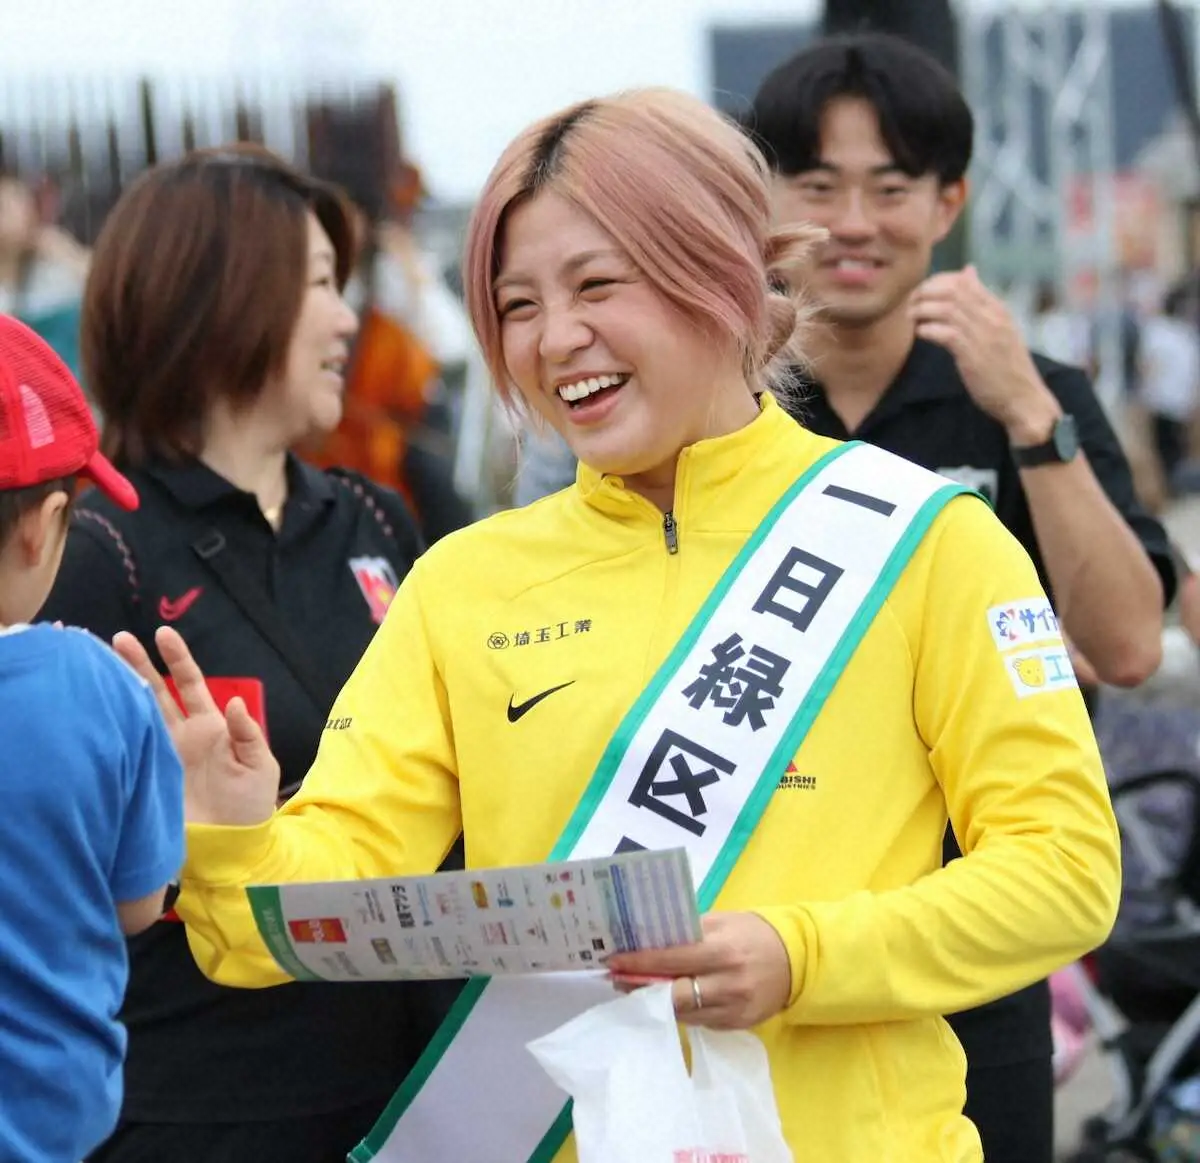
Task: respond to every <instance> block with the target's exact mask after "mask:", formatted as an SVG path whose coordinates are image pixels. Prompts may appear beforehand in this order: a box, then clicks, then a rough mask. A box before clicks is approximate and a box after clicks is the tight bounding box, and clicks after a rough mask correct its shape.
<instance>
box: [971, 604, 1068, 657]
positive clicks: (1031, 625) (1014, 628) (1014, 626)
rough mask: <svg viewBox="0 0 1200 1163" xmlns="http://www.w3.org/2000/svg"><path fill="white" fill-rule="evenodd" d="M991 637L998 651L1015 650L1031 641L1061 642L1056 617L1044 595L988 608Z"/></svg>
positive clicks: (1060, 633) (1029, 643)
mask: <svg viewBox="0 0 1200 1163" xmlns="http://www.w3.org/2000/svg"><path fill="white" fill-rule="evenodd" d="M987 619H988V629H989V630H990V631H991V632H992V641H993V642H995V643H996V649H997V650H1000V651H1008V650H1018V649H1020V648H1021V647H1023V646H1028V645H1032V644H1033V643H1034V642H1046V643H1051V642H1053V643H1059V644H1061V643H1062V631H1061V630H1060V629H1059V626H1058V617H1057V615H1056V614H1055V613H1054V609H1053V607H1052V606H1051V605H1050V602H1049V601H1048V600H1047V599H1046V598H1045V597H1037V598H1020V599H1018V600H1017V601H1015V602H1010V603H1009V604H1008V605H1005V606H993V607H992V608H991V609H990V610H988V612H987Z"/></svg>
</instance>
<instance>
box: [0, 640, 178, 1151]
mask: <svg viewBox="0 0 1200 1163" xmlns="http://www.w3.org/2000/svg"><path fill="white" fill-rule="evenodd" d="M182 863H183V773H182V770H181V768H180V764H179V759H178V757H177V756H176V754H175V750H174V747H173V746H172V744H171V740H170V736H169V735H168V733H167V729H166V726H165V724H164V722H163V719H162V715H161V713H160V712H159V709H158V706H157V705H156V703H155V701H154V696H153V695H152V694H151V692H150V690H149V689H148V688H147V686H146V685H145V683H143V682H142V681H141V680H140V679H139V678H138V677H137V676H136V675H135V674H134V673H133V671H131V670H130V669H129V668H128V667H127V666H126V665H125V664H124V663H123V662H122V661H121V660H120V659H119V658H118V657H117V656H116V655H115V654H113V653H112V651H110V650H109V649H108V648H107V647H106V646H105V645H104V644H103V643H101V642H100V641H99V640H98V639H96V638H93V637H91V635H89V634H86V633H84V632H83V631H81V630H59V629H55V628H53V627H51V626H32V627H28V628H24V629H21V630H18V631H10V632H8V633H4V634H0V1159H2V1160H4V1161H5V1163H35V1161H36V1163H79V1160H81V1159H82V1158H84V1157H85V1156H86V1155H87V1153H88V1152H89V1151H90V1150H91V1149H92V1148H93V1147H95V1146H96V1145H97V1144H99V1143H100V1142H102V1141H103V1140H104V1139H105V1138H106V1137H107V1136H108V1135H109V1134H110V1133H111V1131H112V1129H113V1127H114V1126H115V1125H116V1121H117V1115H118V1112H119V1110H120V1106H121V1091H122V1083H121V1071H122V1061H123V1058H124V1054H125V1029H124V1027H123V1026H122V1025H121V1024H120V1023H119V1022H118V1021H117V1017H116V1015H117V1011H118V1009H119V1007H120V1005H121V1001H122V998H123V995H124V992H125V984H126V980H127V978H128V973H129V963H128V958H127V954H126V949H125V940H124V937H123V935H122V933H121V928H120V923H119V921H118V918H117V907H116V906H117V902H127V901H135V900H138V899H140V898H141V897H145V896H148V895H149V894H150V893H152V892H154V891H155V890H157V889H160V888H162V887H163V886H164V885H165V884H166V883H167V882H168V881H170V880H171V879H172V878H173V877H174V876H175V875H176V874H177V873H178V871H179V869H180V866H181V865H182Z"/></svg>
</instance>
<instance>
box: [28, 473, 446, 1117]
mask: <svg viewBox="0 0 1200 1163" xmlns="http://www.w3.org/2000/svg"><path fill="white" fill-rule="evenodd" d="M129 475H130V476H131V478H132V480H133V482H134V484H135V485H136V486H137V488H138V491H139V493H140V495H141V498H142V504H141V507H140V508H139V509H138V511H137V512H135V513H125V512H123V511H122V510H119V509H118V508H116V506H114V505H112V504H111V503H110V502H109V501H108V500H107V499H106V498H104V497H103V496H101V495H100V494H98V493H96V492H94V491H93V492H89V493H87V494H85V495H84V496H83V497H82V498H81V499H80V502H79V505H78V506H77V510H76V514H75V516H74V518H73V521H72V527H71V531H70V534H69V536H68V539H67V548H66V553H65V557H64V561H63V566H62V570H61V572H60V574H59V577H58V581H57V583H56V585H55V588H54V591H53V593H52V594H51V596H50V599H49V601H48V602H47V604H46V606H45V608H44V609H43V611H42V614H41V616H42V617H43V618H46V619H60V620H62V621H63V622H67V623H70V624H73V625H80V626H84V627H86V628H88V629H89V630H92V631H93V632H94V633H96V634H97V635H99V636H100V637H101V638H104V639H106V640H107V639H110V638H111V637H112V635H113V634H114V633H116V632H117V631H118V630H122V629H125V630H131V631H133V632H134V633H135V634H136V635H137V636H138V637H139V638H140V639H141V640H142V642H143V643H145V644H146V645H147V647H152V635H153V632H154V629H155V628H156V627H157V626H159V625H162V624H168V625H173V626H175V627H176V628H177V629H178V630H179V632H180V633H181V634H182V635H183V637H184V639H185V640H186V641H187V643H188V645H189V646H190V648H191V650H192V652H193V653H194V654H195V656H196V660H197V662H198V663H199V665H200V667H201V669H203V670H204V672H205V673H206V674H207V675H208V676H210V677H214V678H215V677H224V678H256V679H259V680H260V681H261V682H262V684H263V688H264V692H265V712H266V721H267V731H268V735H269V737H270V742H271V746H272V749H273V750H274V752H275V754H276V756H277V757H278V758H279V761H280V765H281V767H282V771H283V775H282V780H283V783H284V785H285V786H286V785H288V784H291V783H295V782H298V781H300V780H301V779H302V778H303V776H304V774H305V772H306V771H307V769H308V767H309V765H310V764H311V762H312V760H313V758H314V756H315V754H316V749H317V743H318V740H319V738H320V735H321V731H322V728H323V726H324V724H325V720H326V717H327V713H328V710H329V707H328V706H319V705H318V700H317V699H316V698H314V697H312V696H310V694H309V693H307V692H306V689H305V686H304V684H303V683H302V682H301V681H300V680H298V678H297V677H296V675H295V674H294V673H293V672H292V671H291V670H290V669H289V667H288V665H287V664H286V663H285V662H284V660H283V659H282V658H281V657H280V655H279V654H278V653H277V652H276V650H275V649H274V648H273V647H272V645H271V644H270V642H269V641H268V640H267V638H265V637H264V636H263V635H262V634H261V633H260V632H259V631H258V630H257V629H256V628H255V626H254V625H253V624H252V623H251V622H250V621H249V620H248V619H247V616H246V615H245V614H244V613H243V612H242V608H241V607H239V605H238V603H237V602H236V601H235V600H234V599H233V597H232V596H231V595H230V594H229V593H228V592H227V591H226V590H225V589H224V587H223V584H222V583H221V581H220V580H219V578H218V577H217V576H216V575H215V574H214V573H213V572H212V570H211V569H210V568H209V566H208V565H206V563H205V562H204V561H203V560H202V558H201V557H200V556H199V555H198V554H197V552H196V551H195V549H194V547H193V546H194V543H195V542H197V541H198V540H200V539H202V538H204V537H206V536H209V537H211V536H213V535H214V534H219V536H220V538H221V539H223V541H224V543H225V547H224V549H223V550H222V552H224V553H227V554H229V555H231V556H232V557H234V558H236V560H237V562H238V564H239V566H240V567H241V568H242V570H243V571H244V576H245V577H246V578H249V579H252V580H253V582H254V583H255V584H257V585H258V586H259V587H261V590H262V592H263V593H264V594H265V596H266V599H267V601H268V602H270V603H273V605H274V608H275V610H276V611H277V613H278V614H279V615H280V616H281V618H282V620H283V621H284V622H285V623H286V626H287V628H288V629H289V630H290V631H291V632H292V637H293V641H294V642H295V643H296V644H297V645H298V646H299V647H300V648H302V649H304V650H307V652H308V658H309V661H310V662H311V665H312V668H313V669H315V670H317V671H318V673H319V675H320V677H321V678H322V679H323V680H325V681H326V682H327V683H328V686H329V689H330V690H333V691H336V690H337V689H339V688H340V686H341V685H342V683H344V682H345V680H346V679H347V678H348V677H349V675H350V672H351V671H352V670H353V668H354V666H355V664H356V663H357V661H358V659H359V657H360V656H361V655H362V652H363V650H364V649H365V648H366V646H367V644H368V643H369V642H370V640H371V637H372V635H373V634H374V632H375V630H376V628H377V625H378V621H379V619H380V618H381V617H382V613H383V610H384V609H385V608H386V603H387V601H388V599H389V596H390V594H391V592H393V591H394V588H395V586H396V585H397V584H398V583H399V581H400V580H401V579H403V577H404V576H405V574H406V573H407V572H408V570H409V568H410V567H411V565H412V562H413V560H414V558H415V557H416V555H417V553H418V551H419V544H418V536H417V534H416V532H415V527H414V524H413V522H412V519H411V518H410V516H409V514H408V511H407V509H406V508H405V506H404V504H403V502H402V501H401V500H400V498H399V497H397V496H396V495H395V494H394V493H391V492H389V491H388V490H385V489H382V488H379V487H378V486H375V485H373V484H370V483H369V482H367V481H366V480H365V479H364V478H361V477H358V476H356V475H352V474H338V473H324V472H319V471H317V470H315V469H313V468H311V467H310V466H308V465H305V464H303V463H302V462H300V461H299V460H295V459H292V460H290V461H289V464H288V476H289V495H288V500H287V503H286V506H285V509H284V513H283V522H282V525H281V527H280V530H279V532H278V534H276V532H275V531H274V530H273V529H272V528H271V526H270V525H269V524H268V523H267V521H266V519H265V518H264V517H263V515H262V513H261V512H260V510H259V507H258V504H257V501H256V499H255V498H254V496H253V495H252V494H250V493H246V492H243V491H242V490H240V489H238V488H236V487H234V486H233V485H232V484H230V483H229V482H228V481H226V480H225V479H224V478H222V477H220V476H218V475H217V474H216V473H214V472H212V471H211V470H209V469H208V468H206V467H205V466H204V465H202V464H200V463H199V462H196V461H191V462H187V463H184V464H169V463H165V462H156V463H153V464H151V465H149V466H147V467H145V468H143V469H138V470H135V471H133V472H131V473H130V474H129ZM345 778H347V779H353V778H354V773H353V772H347V773H346V775H345ZM130 954H131V966H130V983H129V990H128V993H127V996H126V1004H125V1008H124V1010H123V1013H122V1018H123V1020H124V1021H125V1022H126V1024H127V1026H128V1027H129V1035H130V1038H129V1053H128V1060H127V1065H126V1072H125V1077H126V1093H125V1107H124V1111H123V1117H124V1118H125V1119H126V1120H128V1121H143V1122H172V1123H211V1122H248V1121H255V1122H257V1121H273V1120H280V1121H282V1120H285V1119H289V1118H292V1117H294V1116H297V1115H307V1116H311V1115H315V1114H320V1113H321V1112H322V1111H334V1110H340V1109H344V1108H348V1107H351V1106H354V1105H357V1104H358V1103H362V1102H365V1101H369V1100H372V1099H375V1098H376V1097H379V1098H380V1099H381V1100H382V1099H384V1098H386V1097H387V1096H388V1095H389V1094H390V1092H391V1091H392V1089H393V1088H394V1087H395V1086H396V1085H397V1084H398V1083H399V1082H400V1081H401V1079H402V1078H403V1077H404V1075H405V1074H406V1073H407V1071H408V1069H409V1068H410V1067H411V1065H412V1064H413V1062H414V1061H415V1058H416V1056H417V1054H418V1053H419V1052H420V1050H421V1049H422V1047H423V1046H424V1043H425V1041H426V1040H427V1038H428V1036H429V1035H430V1034H431V1033H432V1031H433V1029H435V1028H436V1025H437V1023H438V1021H439V1020H440V1016H441V1014H442V1012H444V1008H445V1006H446V1005H447V1004H448V1002H449V1000H451V999H452V996H453V992H454V991H453V989H452V988H451V987H447V986H440V985H429V986H426V985H424V984H422V985H417V986H414V987H410V986H408V985H399V986H397V985H391V984H387V985H385V984H364V985H360V986H354V987H347V986H344V985H324V984H317V985H313V984H291V985H285V986H279V987H277V988H273V989H266V990H238V989H227V988H224V987H221V986H217V985H214V984H213V983H211V982H210V981H208V980H207V979H206V978H204V977H203V976H202V975H201V973H200V971H199V970H198V969H197V968H196V965H195V963H194V961H193V960H192V957H191V954H190V952H189V950H188V947H187V942H186V939H185V934H184V929H183V926H182V925H180V924H178V923H173V922H170V921H163V922H159V923H158V924H156V925H154V926H153V927H152V928H151V929H150V930H149V931H148V932H146V933H144V934H142V935H140V936H139V937H136V938H134V939H132V940H131V941H130ZM381 1109H382V1107H381Z"/></svg>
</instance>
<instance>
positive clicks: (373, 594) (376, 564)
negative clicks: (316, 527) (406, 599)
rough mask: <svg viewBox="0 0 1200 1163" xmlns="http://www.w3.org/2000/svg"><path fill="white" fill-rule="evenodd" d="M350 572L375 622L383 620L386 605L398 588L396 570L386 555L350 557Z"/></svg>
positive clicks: (388, 604) (386, 608)
mask: <svg viewBox="0 0 1200 1163" xmlns="http://www.w3.org/2000/svg"><path fill="white" fill-rule="evenodd" d="M350 572H351V573H353V574H354V580H355V581H356V582H358V588H359V589H360V590H362V596H363V597H364V598H365V599H366V601H367V606H368V608H369V609H370V611H371V617H372V618H374V619H375V622H376V623H380V622H382V621H383V616H384V614H386V613H387V610H388V606H390V605H391V604H392V599H393V598H394V597H395V596H396V590H398V589H399V588H400V583H399V581H397V580H396V571H395V570H394V569H392V566H391V563H390V562H389V561H388V560H387V558H386V557H352V558H351V559H350Z"/></svg>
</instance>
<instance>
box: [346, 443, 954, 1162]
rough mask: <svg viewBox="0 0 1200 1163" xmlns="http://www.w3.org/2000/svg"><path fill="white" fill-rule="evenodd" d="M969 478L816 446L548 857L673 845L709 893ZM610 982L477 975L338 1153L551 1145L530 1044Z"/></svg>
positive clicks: (434, 1156) (508, 1156)
mask: <svg viewBox="0 0 1200 1163" xmlns="http://www.w3.org/2000/svg"><path fill="white" fill-rule="evenodd" d="M967 491H968V490H967V489H966V488H965V486H962V485H957V484H955V483H953V482H950V481H948V480H946V479H945V478H943V477H939V476H937V475H936V474H934V473H931V472H929V471H928V470H926V469H923V468H919V467H918V466H916V465H914V464H910V463H909V462H908V461H904V460H901V459H900V458H898V457H895V456H892V455H891V454H890V453H887V452H884V451H882V450H881V449H878V448H874V447H872V446H870V445H866V444H845V445H841V446H839V447H838V448H837V449H835V450H834V451H832V452H831V453H829V454H828V455H826V456H825V457H823V458H822V459H821V460H819V461H818V462H817V463H816V464H814V465H813V466H812V467H811V468H810V469H809V470H808V471H807V472H806V473H805V474H804V475H803V476H802V477H800V479H799V480H797V481H796V482H795V484H794V485H792V486H791V488H789V489H788V491H787V492H786V493H785V494H784V496H783V497H782V498H780V500H779V501H778V503H777V504H776V505H775V506H774V508H772V510H771V512H770V513H768V514H767V516H766V517H765V518H764V520H763V522H762V524H761V525H760V526H759V527H758V529H756V530H755V531H754V533H753V534H752V535H751V537H750V538H749V540H748V541H747V543H746V545H745V546H744V547H743V549H742V551H741V552H740V553H739V554H738V556H737V558H736V559H735V560H734V562H733V563H732V565H730V567H729V568H728V570H726V572H725V574H724V576H723V577H722V578H721V580H720V582H718V584H717V586H716V587H715V589H714V590H713V592H712V594H711V595H710V597H709V598H708V600H707V601H706V602H705V604H704V606H703V607H702V608H701V610H700V611H699V613H698V614H697V615H696V617H695V618H694V619H693V621H692V623H691V625H690V626H689V627H688V629H687V630H686V631H685V632H684V635H683V637H682V638H681V639H680V641H679V643H678V644H677V645H676V646H675V648H674V650H672V652H671V654H670V656H669V657H668V658H667V660H666V661H665V662H664V663H663V665H662V666H661V667H660V668H659V671H658V673H657V674H656V675H655V676H654V678H653V679H652V680H651V681H650V684H649V686H648V687H647V688H646V689H645V691H643V692H642V694H641V695H640V696H639V698H638V700H637V702H636V703H635V704H634V705H633V708H632V709H631V710H630V711H629V713H628V714H627V715H626V716H625V718H624V720H623V721H622V723H621V725H620V726H619V727H618V728H617V731H616V733H615V734H614V735H613V738H612V739H611V741H610V742H609V744H608V747H607V748H606V750H605V752H604V755H603V756H602V757H601V760H600V763H599V765H598V767H597V768H596V772H595V774H594V775H593V776H592V779H591V782H590V783H589V784H588V787H587V789H586V791H585V792H584V793H583V797H582V799H581V800H580V803H579V805H578V807H577V808H576V809H575V812H574V814H573V815H572V817H571V819H570V821H569V822H568V824H567V826H566V829H565V830H564V832H563V834H562V836H561V837H560V838H559V840H558V842H557V844H555V846H554V849H553V851H552V852H551V853H550V857H549V858H550V859H551V860H566V859H572V858H579V857H594V856H602V855H604V854H606V853H612V852H616V851H619V850H624V849H627V848H629V847H641V848H656V849H657V848H673V847H680V846H684V847H686V848H687V850H688V854H689V859H690V861H691V866H692V872H693V875H694V876H695V878H696V881H697V884H698V889H697V896H698V900H699V904H700V908H701V910H702V911H704V910H706V909H708V908H710V907H711V906H712V904H713V902H714V900H715V899H716V897H717V894H718V892H719V891H720V889H721V886H722V885H723V884H724V882H725V880H726V878H727V877H728V875H729V873H730V871H731V869H732V868H733V866H734V864H735V863H736V861H737V859H738V857H739V855H740V854H741V852H742V849H743V848H744V847H745V844H746V842H747V840H748V839H749V838H750V835H751V833H752V832H753V830H754V827H755V825H756V824H757V823H758V820H759V819H760V817H761V816H762V814H763V812H764V811H765V810H766V808H767V805H768V803H769V802H770V799H771V796H772V795H773V794H774V792H775V789H776V787H777V786H778V784H779V780H780V777H781V776H782V775H783V773H784V771H785V770H786V768H787V765H788V763H789V762H790V760H791V759H792V757H793V756H794V755H795V754H796V751H797V750H798V749H799V746H800V743H801V742H802V740H803V739H804V737H805V735H806V734H807V733H808V731H809V728H810V727H811V726H812V724H813V722H814V720H815V719H816V717H817V715H818V714H819V712H820V710H821V707H822V706H823V705H824V702H825V699H826V698H827V697H828V695H829V692H830V691H831V690H832V689H833V687H834V684H835V683H836V682H837V680H838V678H839V677H840V676H841V673H842V671H843V670H844V669H845V667H846V664H847V663H848V662H849V660H850V657H851V655H852V654H853V653H854V650H855V648H856V647H857V646H858V643H859V642H860V641H861V640H862V637H863V635H864V634H865V633H866V630H867V627H868V626H869V625H870V624H871V622H872V620H873V619H874V617H875V614H876V613H877V612H878V610H879V609H880V607H881V606H882V605H883V603H884V601H885V600H886V598H887V596H888V594H889V593H890V592H891V589H892V586H893V585H894V584H895V581H896V579H897V578H898V577H899V576H900V574H901V573H902V572H903V570H904V568H905V566H906V564H907V563H908V560H909V558H910V557H911V556H912V553H913V551H914V550H915V549H916V547H917V545H918V544H919V543H920V541H921V538H922V537H923V536H924V534H925V531H926V530H927V529H928V528H929V526H930V524H931V523H932V522H933V520H934V518H935V517H936V516H937V514H938V512H940V510H941V509H942V507H943V506H944V505H945V504H946V502H947V501H949V500H950V499H951V498H952V497H954V496H956V495H958V494H960V493H963V492H967ZM685 532H686V531H685ZM683 552H685V553H686V552H687V549H686V546H685V547H684V550H683ZM612 997H613V991H612V986H611V984H610V983H609V982H608V980H607V978H606V977H605V976H604V975H602V974H587V973H566V974H553V975H541V976H537V975H534V976H528V977H514V978H475V979H472V980H471V981H470V982H468V983H467V985H466V986H465V987H464V989H463V992H462V995H461V996H460V998H459V1000H458V1002H457V1004H456V1005H455V1007H454V1009H453V1010H452V1012H451V1013H450V1015H449V1017H447V1019H446V1021H445V1022H444V1023H443V1025H442V1027H441V1029H440V1030H439V1031H438V1033H437V1035H436V1036H435V1037H434V1039H433V1042H432V1043H431V1044H430V1046H429V1048H428V1049H427V1050H426V1052H425V1054H424V1055H423V1056H422V1057H421V1060H420V1061H419V1062H418V1063H417V1065H416V1066H415V1067H414V1068H413V1071H412V1073H411V1074H410V1075H409V1077H408V1078H407V1079H406V1080H405V1081H404V1083H403V1085H402V1086H401V1087H400V1089H399V1090H398V1091H397V1092H396V1095H395V1097H394V1098H393V1099H392V1101H391V1103H390V1104H389V1105H388V1108H387V1110H386V1111H385V1112H384V1113H383V1115H382V1116H381V1117H380V1120H379V1122H378V1123H377V1124H376V1126H375V1128H374V1129H373V1130H372V1131H371V1133H370V1134H369V1135H368V1136H367V1138H366V1139H365V1140H364V1141H363V1142H362V1143H361V1144H360V1145H359V1146H358V1147H357V1148H356V1149H355V1150H354V1151H353V1152H352V1153H351V1155H350V1160H351V1163H369V1161H371V1160H374V1161H375V1163H434V1161H441V1160H446V1161H449V1160H464V1161H465V1160H487V1161H488V1163H549V1160H551V1159H553V1157H554V1155H555V1154H556V1153H557V1151H558V1149H559V1148H560V1147H561V1146H562V1143H563V1142H564V1140H565V1139H566V1136H567V1135H568V1134H569V1132H570V1129H571V1122H570V1108H569V1105H566V1096H565V1095H564V1094H563V1092H562V1091H561V1090H559V1089H558V1087H557V1086H555V1085H554V1083H553V1082H551V1081H550V1079H549V1077H548V1076H547V1075H546V1074H545V1073H544V1072H543V1070H542V1069H541V1067H540V1066H539V1065H538V1063H537V1062H536V1061H535V1059H534V1057H533V1055H532V1054H530V1053H529V1052H528V1050H526V1048H525V1047H526V1044H527V1043H528V1042H530V1041H532V1040H533V1039H535V1038H539V1037H541V1036H542V1035H543V1034H548V1033H549V1032H550V1031H551V1030H553V1029H555V1028H557V1027H558V1026H560V1025H562V1024H563V1023H564V1022H566V1021H568V1020H569V1019H571V1018H573V1017H575V1016H576V1015H577V1014H580V1013H582V1012H583V1011H584V1010H586V1009H588V1008H590V1007H591V1006H593V1005H596V1004H598V1003H600V1002H603V1001H608V1000H611V999H612Z"/></svg>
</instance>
